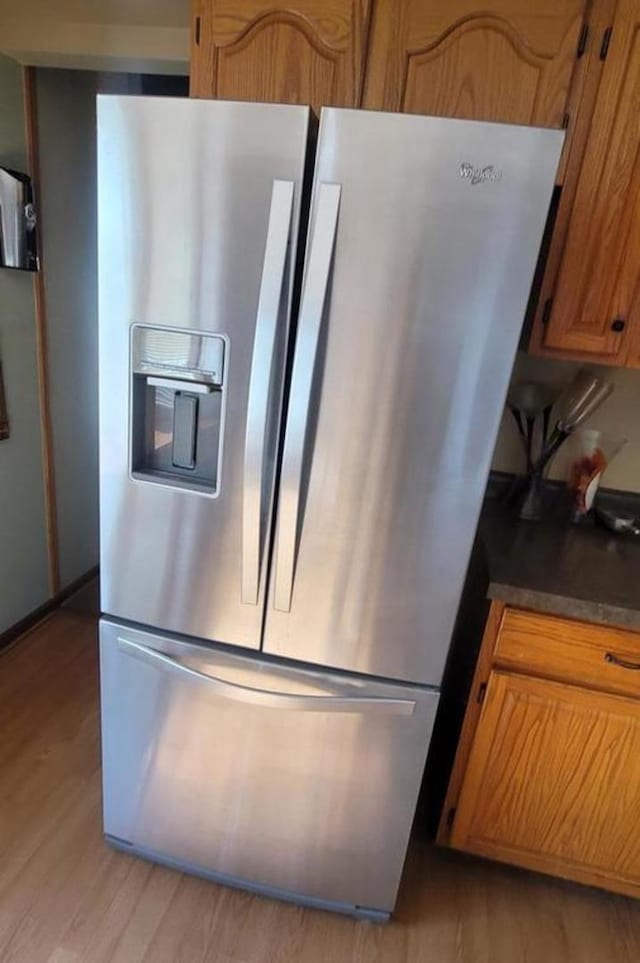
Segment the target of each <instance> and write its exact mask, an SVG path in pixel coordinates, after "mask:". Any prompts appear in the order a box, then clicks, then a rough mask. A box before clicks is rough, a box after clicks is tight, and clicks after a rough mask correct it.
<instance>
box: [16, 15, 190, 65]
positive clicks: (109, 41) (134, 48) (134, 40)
mask: <svg viewBox="0 0 640 963" xmlns="http://www.w3.org/2000/svg"><path fill="white" fill-rule="evenodd" d="M189 8H190V2H189V0H29V2H27V3H24V2H23V3H18V2H16V0H0V52H2V53H5V54H7V55H9V56H10V57H13V58H14V59H15V60H18V61H19V62H20V63H23V64H29V65H35V66H47V67H72V68H80V69H82V68H84V69H94V70H118V71H132V72H136V73H182V74H184V73H187V72H188V66H189Z"/></svg>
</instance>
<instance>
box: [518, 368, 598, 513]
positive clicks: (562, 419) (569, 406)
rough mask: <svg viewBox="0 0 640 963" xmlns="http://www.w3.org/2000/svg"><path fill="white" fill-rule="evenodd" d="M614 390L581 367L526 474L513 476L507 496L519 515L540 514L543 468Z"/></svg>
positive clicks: (565, 393)
mask: <svg viewBox="0 0 640 963" xmlns="http://www.w3.org/2000/svg"><path fill="white" fill-rule="evenodd" d="M612 391H613V385H612V384H611V382H610V381H605V379H604V378H600V377H599V376H598V375H595V374H593V373H591V372H588V371H585V370H581V371H579V372H578V374H577V375H576V376H575V378H574V379H573V381H572V382H571V383H570V384H569V385H568V386H567V388H566V389H565V391H564V392H563V393H562V395H561V396H560V398H559V400H558V402H557V406H556V410H557V413H558V414H557V421H556V425H555V428H554V429H553V431H552V432H551V435H550V436H549V437H548V438H546V437H545V438H544V440H543V448H542V451H541V452H540V454H539V455H538V458H537V459H536V461H535V462H534V463H533V464H532V465H531V467H530V468H529V469H528V471H527V474H526V475H525V476H524V477H522V478H518V479H516V481H515V483H514V485H513V488H512V490H511V493H510V496H509V500H510V502H511V504H512V505H514V506H515V507H517V510H518V514H519V517H520V518H524V519H529V520H534V519H538V518H541V517H542V514H543V505H542V490H543V478H544V471H545V469H546V467H547V465H548V464H549V462H550V461H551V459H552V458H553V456H554V455H555V454H556V452H557V451H558V449H559V448H560V446H561V445H562V444H563V443H564V442H565V441H566V439H567V438H568V437H569V435H571V434H572V433H573V432H574V431H575V430H576V428H578V427H579V426H580V425H581V424H582V423H583V422H584V421H585V419H586V418H588V417H589V415H592V414H593V412H594V411H595V410H596V409H597V408H599V407H600V405H601V404H602V402H603V401H605V399H606V398H608V397H609V395H610V394H611V392H612Z"/></svg>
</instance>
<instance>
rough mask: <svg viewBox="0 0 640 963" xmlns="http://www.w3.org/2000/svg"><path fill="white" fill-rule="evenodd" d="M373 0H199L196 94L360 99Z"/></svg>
mask: <svg viewBox="0 0 640 963" xmlns="http://www.w3.org/2000/svg"><path fill="white" fill-rule="evenodd" d="M369 7H370V0H295V2H291V3H273V2H265V0H195V2H194V6H193V38H192V56H191V96H192V97H219V98H221V99H224V100H256V101H266V102H271V103H273V102H275V103H289V104H310V105H311V106H312V107H313V108H314V109H315V110H319V109H320V107H322V106H323V105H325V104H326V105H333V106H341V107H357V106H359V104H360V99H361V94H362V82H363V75H364V62H365V44H366V38H367V31H368V26H369Z"/></svg>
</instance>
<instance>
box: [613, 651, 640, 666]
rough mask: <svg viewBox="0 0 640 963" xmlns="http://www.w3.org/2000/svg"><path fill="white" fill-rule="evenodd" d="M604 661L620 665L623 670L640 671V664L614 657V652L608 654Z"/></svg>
mask: <svg viewBox="0 0 640 963" xmlns="http://www.w3.org/2000/svg"><path fill="white" fill-rule="evenodd" d="M604 661H605V662H612V663H613V664H614V665H619V666H620V667H621V668H622V669H635V670H637V671H640V662H627V660H626V659H621V658H619V657H618V656H617V655H614V654H613V652H607V654H606V655H605V657H604Z"/></svg>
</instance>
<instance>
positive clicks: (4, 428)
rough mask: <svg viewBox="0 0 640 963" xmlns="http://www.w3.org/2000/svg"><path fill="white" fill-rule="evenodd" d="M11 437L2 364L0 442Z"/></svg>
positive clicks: (0, 365) (0, 366)
mask: <svg viewBox="0 0 640 963" xmlns="http://www.w3.org/2000/svg"><path fill="white" fill-rule="evenodd" d="M8 437H9V414H8V412H7V402H6V400H5V394H4V381H3V380H2V364H0V441H4V440H5V438H8Z"/></svg>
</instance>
